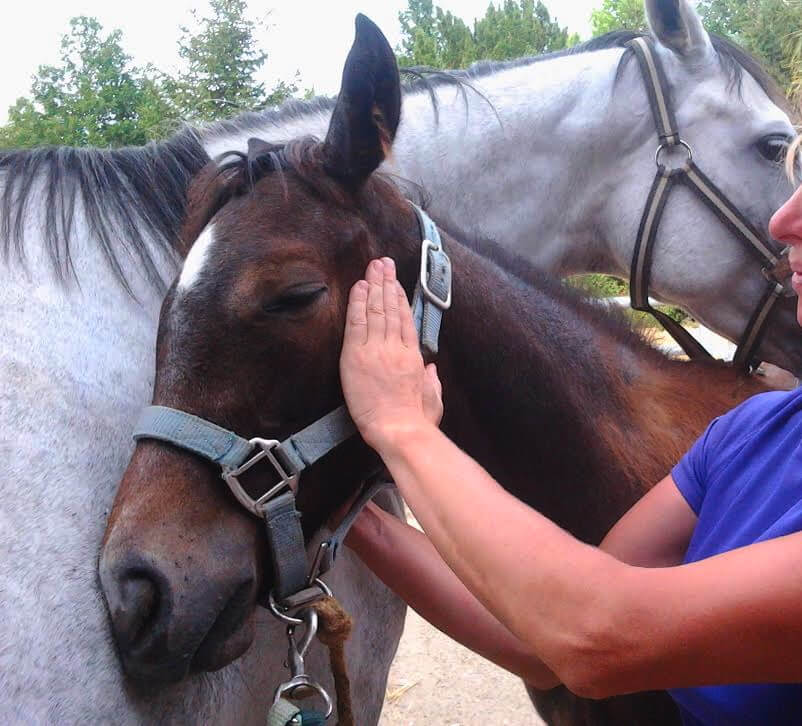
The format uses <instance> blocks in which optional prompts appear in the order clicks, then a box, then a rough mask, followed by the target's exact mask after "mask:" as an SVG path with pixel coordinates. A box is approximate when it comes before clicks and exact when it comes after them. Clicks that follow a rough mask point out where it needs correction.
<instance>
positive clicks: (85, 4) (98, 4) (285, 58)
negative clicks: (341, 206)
mask: <svg viewBox="0 0 802 726" xmlns="http://www.w3.org/2000/svg"><path fill="white" fill-rule="evenodd" d="M435 4H436V5H439V6H440V7H442V8H444V9H446V10H450V11H451V12H452V13H454V14H455V15H459V16H460V17H462V18H463V19H464V20H466V21H467V22H469V23H470V22H471V21H472V20H473V19H474V18H475V17H481V16H483V15H484V13H485V10H486V9H487V6H488V4H489V0H435ZM545 4H546V6H547V7H548V8H549V11H550V12H551V15H552V17H556V18H557V20H558V21H559V22H560V25H563V26H567V27H568V29H569V31H571V32H577V33H579V34H580V36H581V37H583V38H586V37H588V36H589V34H590V24H589V18H590V13H591V10H592V9H593V8H594V7H597V6H599V5H601V0H545ZM248 5H249V11H250V14H251V16H252V17H253V18H254V19H256V18H261V19H265V20H266V21H267V25H268V27H267V30H266V31H265V32H264V33H263V34H261V35H260V38H259V39H260V41H261V42H262V44H263V47H264V49H265V50H266V51H267V52H268V54H269V57H268V61H267V63H266V64H265V68H264V72H263V74H262V79H263V80H266V81H267V82H268V84H269V85H270V86H272V85H273V84H274V83H275V82H276V81H277V80H279V79H285V80H287V79H291V78H292V77H293V76H294V75H295V72H296V71H298V72H300V76H301V87H302V88H304V89H306V88H314V89H315V92H316V93H319V94H334V93H336V92H337V90H338V88H339V83H340V73H341V71H342V65H343V62H344V61H345V56H346V55H347V53H348V49H349V47H350V45H351V42H352V40H353V35H354V17H355V15H356V13H358V12H362V13H365V14H366V15H367V16H368V17H370V18H371V19H372V20H373V21H374V22H376V23H377V24H378V26H379V27H380V28H381V29H382V30H383V32H384V33H385V35H386V36H387V38H388V40H389V41H390V44H391V45H392V46H393V47H395V46H396V45H397V44H398V43H399V41H400V28H399V24H398V13H399V11H400V10H402V9H403V8H405V7H406V5H407V3H406V0H319V1H314V2H313V1H311V0H249V3H248ZM206 7H208V6H207V5H206V3H205V2H202V1H201V0H135V1H134V2H131V1H130V0H126V2H120V1H119V0H61V2H57V1H56V0H49V1H45V0H21V1H19V2H10V3H7V4H6V7H5V8H4V9H3V26H4V28H5V32H4V33H3V42H2V43H0V69H2V70H0V123H3V122H5V120H6V112H7V109H8V107H9V106H10V105H12V104H13V103H14V102H15V101H16V99H17V98H18V97H19V96H21V95H27V93H28V91H29V89H30V85H31V76H32V75H33V74H34V73H35V72H36V69H37V67H38V66H39V65H41V64H44V63H56V62H57V61H58V58H59V41H60V38H61V36H62V35H63V34H64V33H65V32H66V30H67V27H68V26H67V22H68V20H69V18H71V17H74V16H76V15H91V16H94V17H96V18H98V19H99V20H100V22H101V23H102V24H103V26H104V29H106V30H111V29H114V28H119V29H121V30H122V31H123V48H124V49H125V50H126V51H127V52H128V53H129V54H130V55H132V56H133V58H134V61H135V63H136V64H138V65H144V64H146V63H153V64H154V65H155V66H156V67H158V68H160V69H162V70H164V71H167V72H174V71H175V70H176V69H177V68H178V67H179V58H178V54H177V51H176V40H177V39H178V37H179V30H178V28H179V26H180V25H186V24H188V23H189V22H190V20H191V18H190V14H189V11H190V9H192V8H198V9H199V10H200V11H201V13H203V11H204V10H205V8H206Z"/></svg>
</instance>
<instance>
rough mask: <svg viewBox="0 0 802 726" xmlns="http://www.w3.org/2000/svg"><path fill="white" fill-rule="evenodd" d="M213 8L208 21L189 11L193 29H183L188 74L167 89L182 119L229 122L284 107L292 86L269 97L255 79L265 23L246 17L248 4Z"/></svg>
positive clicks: (240, 0) (225, 1)
mask: <svg viewBox="0 0 802 726" xmlns="http://www.w3.org/2000/svg"><path fill="white" fill-rule="evenodd" d="M210 6H211V15H210V16H208V17H202V18H201V17H199V15H198V12H197V11H196V10H193V11H191V12H192V16H193V19H194V21H195V22H194V25H195V30H194V32H193V31H192V30H190V29H189V28H187V27H182V28H181V32H182V36H181V39H180V40H179V42H178V48H179V54H180V56H181V57H182V58H183V59H184V60H185V61H186V64H187V69H186V71H184V72H182V73H180V74H179V76H178V78H176V79H174V80H167V81H166V82H165V84H164V85H165V88H166V89H167V90H168V93H169V95H170V97H171V98H172V100H173V102H174V103H175V105H176V107H177V108H178V109H179V110H180V112H181V114H182V116H183V117H184V118H188V119H193V120H205V121H211V120H214V119H219V118H227V117H230V116H234V115H236V114H237V113H240V112H242V111H246V110H255V109H259V108H263V107H265V106H269V105H273V104H277V103H280V102H281V101H283V100H284V99H286V98H287V97H288V96H290V95H292V94H293V93H295V92H296V91H297V90H298V86H297V83H296V82H295V81H293V82H289V83H285V82H282V83H279V84H278V85H277V86H276V87H275V88H273V89H272V90H271V91H270V92H267V91H266V90H265V85H264V83H261V82H258V81H257V80H256V74H257V72H258V71H259V70H260V69H261V68H262V66H263V65H264V63H265V61H266V60H267V53H265V52H264V51H262V50H260V49H259V48H258V47H257V44H256V40H255V38H254V33H255V32H256V30H257V29H258V28H259V27H260V26H261V23H258V22H255V21H252V20H249V19H248V18H247V17H246V10H247V6H246V2H245V0H211V2H210ZM296 80H297V78H296Z"/></svg>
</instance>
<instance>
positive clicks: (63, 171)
mask: <svg viewBox="0 0 802 726" xmlns="http://www.w3.org/2000/svg"><path fill="white" fill-rule="evenodd" d="M208 160H209V158H208V156H207V154H206V152H205V151H204V150H203V147H202V146H201V144H200V141H199V139H198V136H197V134H196V133H195V132H194V131H193V130H191V129H189V128H187V129H184V130H182V131H179V132H178V133H176V134H175V135H174V136H172V137H171V138H170V139H168V140H167V141H163V142H160V143H151V144H148V145H146V146H142V147H131V148H122V149H80V148H71V147H67V146H58V147H56V146H49V147H42V148H39V149H31V150H24V151H23V150H20V151H2V152H0V179H2V181H3V190H2V196H0V250H2V253H3V256H4V258H5V260H6V262H8V261H9V258H10V257H12V256H13V257H16V258H17V259H18V260H19V261H21V262H24V261H25V257H26V255H25V243H26V240H25V239H24V234H25V220H26V216H27V215H28V214H29V213H31V212H32V211H33V210H30V209H29V207H30V206H31V204H32V203H37V204H40V205H41V207H42V209H43V212H42V213H41V217H40V219H39V220H38V221H39V222H40V224H41V225H42V227H43V234H44V244H45V246H46V248H47V251H48V253H49V256H50V259H51V261H52V263H53V267H54V269H55V270H56V272H57V274H58V275H59V277H60V278H61V279H62V280H66V279H67V278H68V277H70V276H71V275H74V269H73V265H72V258H71V251H70V247H71V241H72V239H73V234H74V231H75V215H76V213H78V214H83V216H84V218H85V220H86V223H87V226H88V227H89V232H90V234H91V235H92V236H94V237H96V238H97V240H98V244H99V246H100V248H101V250H102V252H103V255H104V257H105V258H106V260H107V262H108V263H109V266H110V267H111V269H112V270H113V272H114V274H115V276H116V277H117V279H118V280H119V281H120V283H121V284H122V285H123V287H125V289H126V290H128V291H129V292H130V287H129V285H128V281H127V280H126V279H125V275H124V274H123V271H122V266H121V264H120V252H121V251H122V252H124V253H127V254H128V255H130V256H131V257H133V258H134V259H135V260H137V261H138V262H139V263H140V264H141V266H142V269H143V272H144V274H145V275H146V277H147V279H148V280H149V281H150V282H151V283H153V284H154V285H155V286H156V288H157V289H163V288H164V283H165V281H164V280H162V279H161V276H160V274H159V271H158V269H157V266H156V262H155V260H154V254H153V252H152V247H151V245H152V246H153V247H155V250H154V251H162V252H165V253H167V254H168V255H173V254H174V252H175V241H176V238H177V233H178V229H179V227H180V225H181V222H182V220H183V217H184V208H185V204H186V192H187V189H188V188H189V183H190V180H191V179H192V177H193V176H194V175H195V174H197V173H198V171H200V169H201V168H203V166H204V164H206V162H207V161H208ZM33 213H34V214H35V211H34V212H33Z"/></svg>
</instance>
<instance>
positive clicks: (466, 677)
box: [379, 610, 543, 726]
mask: <svg viewBox="0 0 802 726" xmlns="http://www.w3.org/2000/svg"><path fill="white" fill-rule="evenodd" d="M512 723H514V724H534V725H537V726H539V725H540V724H542V723H543V722H542V721H541V720H540V719H539V718H538V717H537V716H536V715H535V711H534V709H533V708H532V702H531V701H530V700H529V697H528V696H527V695H526V691H525V690H524V687H523V684H522V683H521V681H520V679H518V678H516V677H515V676H513V675H510V674H509V673H507V672H506V671H503V670H501V669H500V668H498V667H496V666H495V665H493V664H492V663H490V662H489V661H486V660H484V659H483V658H480V657H479V656H478V655H476V654H475V653H472V652H471V651H469V650H467V649H466V648H463V647H462V646H461V645H459V644H458V643H455V642H454V641H453V640H451V639H450V638H448V637H447V636H445V635H443V634H442V633H441V632H440V631H439V630H436V629H435V628H433V627H432V626H431V625H429V623H427V622H426V621H425V620H423V618H421V617H420V616H419V615H418V614H417V613H415V612H414V611H413V610H409V611H408V614H407V621H406V627H405V630H404V635H403V637H402V638H401V645H400V647H399V649H398V654H397V655H396V657H395V661H394V662H393V667H392V668H391V669H390V677H389V681H388V684H387V697H386V699H385V701H384V711H383V712H382V716H381V719H380V720H379V726H486V725H487V724H512Z"/></svg>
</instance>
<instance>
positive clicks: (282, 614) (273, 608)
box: [267, 577, 332, 625]
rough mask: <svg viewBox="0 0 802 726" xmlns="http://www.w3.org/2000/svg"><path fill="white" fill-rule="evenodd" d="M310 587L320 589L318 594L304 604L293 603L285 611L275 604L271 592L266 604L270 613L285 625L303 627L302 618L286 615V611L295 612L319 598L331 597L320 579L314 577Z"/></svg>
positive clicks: (329, 589)
mask: <svg viewBox="0 0 802 726" xmlns="http://www.w3.org/2000/svg"><path fill="white" fill-rule="evenodd" d="M311 586H317V587H318V588H319V589H320V594H318V595H316V596H315V597H313V598H309V599H307V600H305V601H304V602H299V603H293V604H292V605H291V606H290V607H289V608H286V609H283V608H282V607H281V605H279V604H278V603H277V602H276V598H275V596H274V595H273V591H272V590H271V591H270V594H269V595H268V596H267V604H268V607H269V608H270V612H271V613H273V615H275V616H276V617H277V618H278V619H279V620H281V621H282V622H284V623H287V625H303V624H304V623H305V622H306V621H305V620H303V619H302V618H295V617H293V616H292V615H287V610H297V609H298V608H300V607H303V606H304V605H308V604H309V603H311V602H315V600H319V599H320V598H321V597H332V592H331V588H330V587H329V586H328V585H327V584H326V583H325V582H323V580H321V579H320V578H318V577H316V578H315V579H314V580H312V582H311V585H310V587H311ZM302 592H306V590H303V591H302Z"/></svg>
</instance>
